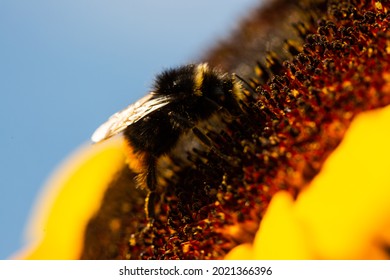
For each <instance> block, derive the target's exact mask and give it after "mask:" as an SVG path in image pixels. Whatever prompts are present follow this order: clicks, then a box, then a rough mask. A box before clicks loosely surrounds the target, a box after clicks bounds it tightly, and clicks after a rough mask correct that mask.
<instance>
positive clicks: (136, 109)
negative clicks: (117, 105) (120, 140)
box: [91, 92, 171, 143]
mask: <svg viewBox="0 0 390 280" xmlns="http://www.w3.org/2000/svg"><path fill="white" fill-rule="evenodd" d="M170 100H171V98H170V97H169V96H159V97H155V95H154V93H153V92H152V93H150V94H148V95H147V96H145V97H143V98H141V99H140V100H138V101H137V102H135V103H134V104H131V105H130V106H128V107H127V108H126V109H124V110H122V111H119V112H117V113H115V114H114V115H112V116H111V117H110V118H109V119H108V121H106V122H105V123H103V124H102V125H101V126H100V127H98V129H96V131H95V132H94V133H93V135H92V137H91V139H92V141H93V142H95V143H97V142H100V141H103V140H105V139H107V138H110V137H112V136H114V135H116V134H118V133H120V132H122V131H123V130H125V129H126V127H128V126H129V125H131V124H133V123H135V122H137V121H139V120H140V119H142V118H143V117H145V116H147V115H148V114H150V113H152V112H153V111H155V110H157V109H159V108H161V107H164V106H165V105H167V104H168V103H169V102H170Z"/></svg>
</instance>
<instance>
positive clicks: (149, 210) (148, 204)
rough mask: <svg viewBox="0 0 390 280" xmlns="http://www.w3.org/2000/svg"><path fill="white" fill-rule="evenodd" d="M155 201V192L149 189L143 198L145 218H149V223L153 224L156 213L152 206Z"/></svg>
mask: <svg viewBox="0 0 390 280" xmlns="http://www.w3.org/2000/svg"><path fill="white" fill-rule="evenodd" d="M156 201H157V194H156V192H155V191H149V193H148V195H147V197H146V199H145V212H146V218H147V219H148V220H149V222H150V223H151V224H153V221H154V218H155V217H156V213H155V211H154V207H155V205H156Z"/></svg>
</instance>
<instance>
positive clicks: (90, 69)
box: [0, 0, 261, 259]
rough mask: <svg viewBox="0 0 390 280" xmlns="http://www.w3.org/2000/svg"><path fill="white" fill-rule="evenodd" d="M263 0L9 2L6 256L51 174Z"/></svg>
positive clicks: (4, 64) (3, 71) (0, 45)
mask: <svg viewBox="0 0 390 280" xmlns="http://www.w3.org/2000/svg"><path fill="white" fill-rule="evenodd" d="M259 1H261V0H218V1H209V0H196V1H180V0H164V1H161V0H144V1H129V0H127V1H125V0H114V1H107V0H106V1H100V0H98V1H96V0H77V1H75V0H67V1H65V0H57V1H50V0H35V1H28V0H1V1H0V38H1V39H0V98H1V101H0V106H1V110H0V119H1V134H0V135H1V137H0V144H1V145H0V147H1V156H0V176H1V179H0V229H1V230H0V259H6V258H7V257H9V256H10V255H11V254H12V253H14V252H15V251H17V250H18V249H20V248H21V247H23V246H24V241H23V240H24V230H25V227H26V224H27V221H28V218H29V216H30V214H31V210H32V208H33V205H34V203H35V200H36V198H37V195H39V192H40V190H41V187H42V186H43V184H44V183H45V181H46V180H47V178H48V177H49V176H50V174H51V173H52V172H53V171H54V170H55V169H56V168H57V167H58V166H59V165H60V164H61V162H62V161H63V160H64V159H65V158H66V157H67V156H69V155H70V154H71V153H72V152H73V151H75V149H76V148H77V147H79V146H80V145H81V144H83V143H86V142H88V141H89V138H90V136H91V134H92V132H93V131H94V130H95V128H97V127H98V126H99V125H100V124H101V123H102V122H104V121H105V120H106V119H107V118H108V117H109V116H110V115H111V114H113V113H115V112H116V111H118V110H120V109H123V108H124V107H126V106H127V105H129V104H130V103H133V102H134V101H136V100H137V99H138V98H140V97H141V96H143V95H144V94H146V93H147V92H148V91H149V90H150V89H151V84H152V82H153V77H154V76H155V75H156V74H157V73H159V72H160V71H161V70H162V69H164V68H169V67H174V66H178V65H181V64H184V63H187V62H191V61H193V60H196V59H197V58H198V57H199V56H201V54H202V53H204V52H205V51H206V50H207V49H208V47H210V46H212V45H213V44H214V43H216V42H217V41H218V40H219V39H222V38H224V37H225V36H227V35H228V34H229V31H230V30H232V29H234V28H235V26H236V24H237V22H238V21H239V19H240V18H242V17H245V15H247V14H248V11H249V10H250V9H251V8H253V7H255V6H256V4H257V3H258V2H259Z"/></svg>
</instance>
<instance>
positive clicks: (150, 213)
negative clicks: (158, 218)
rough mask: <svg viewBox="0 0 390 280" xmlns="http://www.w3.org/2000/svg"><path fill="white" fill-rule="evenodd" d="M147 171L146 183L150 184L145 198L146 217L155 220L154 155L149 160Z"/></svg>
mask: <svg viewBox="0 0 390 280" xmlns="http://www.w3.org/2000/svg"><path fill="white" fill-rule="evenodd" d="M147 166H148V168H147V173H146V185H147V186H148V190H149V193H148V195H147V197H146V200H145V212H146V217H147V218H148V219H149V220H154V218H155V211H154V207H155V204H156V200H157V199H156V198H157V196H156V186H157V180H156V159H155V158H154V157H150V158H149V159H148V161H147Z"/></svg>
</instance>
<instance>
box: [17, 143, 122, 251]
mask: <svg viewBox="0 0 390 280" xmlns="http://www.w3.org/2000/svg"><path fill="white" fill-rule="evenodd" d="M122 141H123V140H121V139H120V138H113V139H110V140H109V141H105V142H103V143H99V144H95V145H91V144H89V145H86V146H85V147H82V148H81V149H80V150H79V151H76V152H75V154H74V155H73V156H71V157H70V158H69V159H68V160H67V161H66V162H65V164H64V165H63V166H61V167H60V168H59V170H58V171H57V172H56V174H54V176H53V177H52V179H51V180H49V182H48V183H47V184H46V186H45V188H44V192H43V194H42V196H41V198H40V199H39V200H38V203H37V205H36V210H35V211H34V212H35V213H34V215H33V218H32V219H31V224H30V226H29V231H28V237H29V239H30V242H29V243H30V246H29V247H28V248H26V249H24V250H23V251H22V252H19V253H18V254H16V255H15V256H14V258H23V259H78V258H79V256H80V252H81V250H82V246H83V241H84V229H85V227H86V225H87V223H88V221H89V219H90V218H91V217H92V215H93V214H94V213H95V212H96V211H97V210H98V208H99V206H100V202H101V200H102V197H103V195H104V192H105V190H106V189H107V186H108V185H109V182H110V181H111V180H112V178H113V177H114V176H115V174H116V173H117V172H118V171H119V170H120V169H121V168H122V167H123V166H124V164H125V163H124V162H125V157H124V153H123V145H122Z"/></svg>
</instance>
